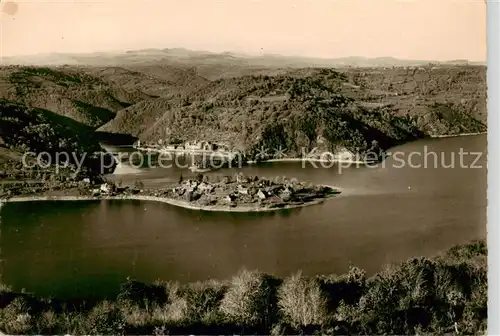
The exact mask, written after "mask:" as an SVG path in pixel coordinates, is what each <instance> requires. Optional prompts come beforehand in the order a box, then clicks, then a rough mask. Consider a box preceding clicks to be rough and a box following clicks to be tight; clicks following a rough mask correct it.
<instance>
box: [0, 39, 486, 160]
mask: <svg viewBox="0 0 500 336" xmlns="http://www.w3.org/2000/svg"><path fill="white" fill-rule="evenodd" d="M67 57H69V56H67V55H66V58H65V59H68V58H67ZM75 57H76V56H75ZM273 57H274V56H273ZM273 57H271V56H266V57H265V59H266V60H269V59H275V60H282V58H280V57H278V56H276V57H274V58H273ZM72 59H74V60H77V62H76V63H79V64H78V65H65V66H52V67H36V66H5V67H0V98H3V99H5V100H6V101H8V102H10V103H12V104H20V105H22V106H25V107H26V108H41V109H44V110H47V111H51V112H53V113H55V114H56V115H59V116H62V117H65V118H69V119H70V120H73V121H74V122H77V123H78V124H79V125H82V126H85V127H87V128H88V129H90V130H97V132H98V134H99V135H100V136H102V135H104V136H112V135H128V136H133V137H135V138H138V139H140V140H143V141H146V142H152V143H156V142H157V141H159V140H164V141H167V142H169V141H175V142H179V141H189V140H207V141H213V142H218V143H224V144H227V145H230V146H236V147H238V148H240V149H244V150H246V151H248V152H250V153H251V152H252V151H255V149H256V148H258V147H259V146H268V147H271V148H272V147H280V146H281V147H285V148H287V149H288V150H289V153H291V154H293V155H295V154H297V152H298V151H299V148H302V147H306V148H311V147H321V148H325V149H329V150H334V151H335V150H337V149H339V150H341V149H342V148H344V149H345V148H348V149H350V150H352V151H355V150H356V151H366V150H368V149H370V148H371V147H372V146H373V144H374V143H376V144H377V145H378V146H380V147H382V148H388V147H390V146H393V145H395V144H399V143H402V142H406V141H411V140H413V139H416V138H420V137H423V136H426V135H443V134H459V133H472V132H482V131H485V130H486V117H487V113H486V80H485V78H486V68H485V67H484V66H474V65H450V64H439V65H438V64H429V65H422V66H403V67H393V66H391V67H385V66H384V67H359V68H350V67H344V68H339V69H336V70H333V69H330V68H317V67H305V68H304V67H298V65H301V64H302V65H304V64H307V62H306V63H300V62H299V61H298V60H296V59H295V60H294V58H288V60H289V61H290V62H288V63H286V62H285V63H284V64H282V66H278V64H279V62H278V61H276V62H275V63H272V62H271V63H272V64H271V63H269V62H268V63H265V62H261V63H259V62H260V61H259V62H257V61H256V60H259V58H258V57H257V58H255V57H254V58H253V59H250V58H249V57H247V56H244V55H243V56H242V55H235V54H230V53H225V54H212V53H204V52H192V51H186V50H184V49H167V50H142V51H132V52H127V53H125V54H124V55H122V54H119V55H115V54H111V53H102V54H99V55H96V54H91V55H85V56H78V57H76V58H72ZM260 59H262V58H260ZM292 61H293V62H292ZM302 61H303V60H302ZM358 61H359V59H358ZM378 61H379V62H382V61H383V62H386V63H387V62H388V64H389V63H390V61H391V59H383V60H378ZM269 64H271V65H269ZM290 64H292V65H290ZM287 65H289V66H287Z"/></svg>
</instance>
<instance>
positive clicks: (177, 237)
mask: <svg viewBox="0 0 500 336" xmlns="http://www.w3.org/2000/svg"><path fill="white" fill-rule="evenodd" d="M486 148H487V143H486V135H479V136H467V137H454V138H440V139H427V140H421V141H417V142H413V143H410V144H406V145H403V146H399V147H396V148H393V149H392V152H393V154H392V156H391V157H389V158H388V159H387V160H386V161H384V163H383V164H384V165H385V166H382V164H380V165H379V166H377V167H350V168H347V167H345V168H343V169H339V166H333V167H330V168H321V167H320V165H319V164H318V167H317V168H314V167H313V165H312V164H311V163H305V165H304V164H303V163H300V162H285V163H282V162H280V163H266V164H260V165H253V166H247V167H244V168H241V169H237V170H238V171H243V172H244V173H247V174H253V175H260V176H265V177H274V176H288V177H296V178H298V179H299V180H305V181H309V182H312V183H321V184H328V185H333V186H337V187H339V188H341V189H342V191H343V193H342V194H341V196H339V197H335V198H333V199H331V200H328V201H326V202H324V203H323V204H320V205H314V206H310V207H305V208H299V209H293V210H281V211H278V212H274V213H252V214H244V213H213V212H200V211H193V210H187V209H182V208H177V207H174V206H171V205H168V204H163V203H152V202H139V201H96V202H86V201H85V202H30V203H7V204H5V205H4V206H3V207H2V208H1V209H0V277H1V278H0V282H3V283H6V284H9V285H11V286H13V287H14V289H16V290H21V289H23V288H24V289H26V290H27V291H29V292H34V293H36V294H39V295H43V296H60V297H66V298H71V297H82V296H88V297H90V296H97V297H104V296H107V295H113V294H115V293H116V291H117V289H118V284H120V283H121V282H123V281H124V280H125V279H126V278H127V276H130V277H133V278H136V279H137V280H141V281H146V282H152V281H154V280H156V279H163V280H177V281H180V282H183V283H185V282H191V281H201V280H207V279H210V278H215V279H225V278H229V277H231V276H232V275H234V274H235V273H236V272H238V270H240V269H241V268H247V269H258V270H260V271H263V272H267V273H271V274H275V275H277V276H287V275H290V274H292V273H295V272H297V271H298V270H302V272H303V274H305V275H314V274H320V273H321V274H331V273H337V274H338V273H343V272H345V271H346V270H347V269H348V268H349V265H354V266H358V267H361V268H364V269H365V270H366V271H367V272H368V273H369V274H373V273H375V272H377V271H379V270H380V269H381V267H382V266H383V265H384V264H387V263H391V262H398V261H401V260H405V259H407V258H410V257H413V256H432V255H435V254H436V253H439V252H441V251H445V250H446V249H448V248H450V247H451V246H453V245H455V244H460V243H465V242H468V241H470V240H473V239H482V238H485V236H486V224H485V223H486ZM460 149H462V158H460ZM463 152H469V153H473V152H484V154H483V155H482V157H481V158H480V159H479V161H478V162H473V161H475V160H476V156H477V155H476V154H468V155H465V154H463ZM429 153H430V154H429ZM432 153H435V155H434V154H432ZM426 154H427V159H424V157H425V155H426ZM435 158H437V159H438V161H439V164H438V167H435V166H434V159H435ZM452 158H454V160H455V165H454V167H453V168H451V167H450V168H445V167H443V166H442V164H444V165H446V166H449V165H451V163H452ZM441 161H442V162H441ZM460 161H462V162H460ZM405 162H406V164H405V165H404V166H403V163H405ZM425 163H426V166H425V167H424V166H423V165H424V164H425ZM473 163H474V165H473ZM419 166H420V167H419ZM478 166H482V168H479V167H478ZM234 172H235V171H228V170H225V171H224V170H222V171H218V172H212V173H211V174H233V173H234ZM181 173H182V174H183V176H184V177H187V176H189V171H188V170H187V169H180V168H172V169H169V168H151V169H150V168H140V169H133V168H131V167H129V166H127V162H124V163H123V164H122V165H120V167H119V169H118V170H117V172H116V174H114V175H113V176H112V178H113V179H115V180H116V181H118V180H120V181H121V182H122V183H124V184H132V183H134V181H135V180H137V179H140V180H141V181H142V182H143V183H144V185H145V186H146V187H155V186H161V185H162V184H165V183H168V182H172V181H177V180H178V179H179V176H180V174H181Z"/></svg>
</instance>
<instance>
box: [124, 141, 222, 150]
mask: <svg viewBox="0 0 500 336" xmlns="http://www.w3.org/2000/svg"><path fill="white" fill-rule="evenodd" d="M134 147H136V148H149V149H155V150H160V151H207V152H209V151H217V150H220V151H229V150H230V148H229V146H228V145H226V144H220V143H214V142H211V141H197V140H194V141H186V142H185V143H180V144H161V143H159V144H144V143H141V141H140V140H139V141H137V142H136V143H135V144H134Z"/></svg>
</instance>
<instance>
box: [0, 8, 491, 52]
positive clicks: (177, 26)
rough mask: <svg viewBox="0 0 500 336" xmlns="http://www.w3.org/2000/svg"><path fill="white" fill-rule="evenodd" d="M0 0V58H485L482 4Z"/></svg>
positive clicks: (484, 24) (484, 11)
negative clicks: (181, 53) (148, 53)
mask: <svg viewBox="0 0 500 336" xmlns="http://www.w3.org/2000/svg"><path fill="white" fill-rule="evenodd" d="M0 1H1V2H0V56H14V55H16V56H20V55H31V54H39V53H51V52H59V53H88V52H95V51H124V50H133V49H141V48H176V47H184V48H188V49H195V50H208V51H214V52H224V51H231V52H241V53H249V54H268V53H275V54H282V55H300V56H313V57H321V58H336V57H346V56H365V57H385V56H392V57H396V58H401V59H420V60H437V61H441V60H452V59H469V60H471V61H485V60H486V5H485V2H484V1H483V0H135V1H132V0H52V1H48V0H30V1H28V0H11V1H7V0H0Z"/></svg>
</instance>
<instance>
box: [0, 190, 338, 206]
mask: <svg viewBox="0 0 500 336" xmlns="http://www.w3.org/2000/svg"><path fill="white" fill-rule="evenodd" d="M325 187H328V188H331V189H333V190H336V191H338V193H335V194H331V195H329V196H327V197H325V198H321V199H317V200H313V201H310V202H307V203H301V204H290V205H285V206H282V207H275V208H270V207H252V206H238V205H237V206H235V207H229V206H223V205H194V204H190V203H189V202H186V201H181V200H175V199H172V198H166V197H157V196H141V195H122V196H99V197H93V196H17V197H11V198H5V199H1V200H0V207H1V205H3V204H4V203H21V202H38V201H103V200H136V201H148V202H159V203H166V204H170V205H173V206H177V207H181V208H184V209H189V210H198V211H212V212H271V211H278V210H288V209H294V208H303V207H306V206H310V205H316V204H320V203H323V202H324V201H326V200H329V199H332V198H334V197H335V196H338V195H339V194H340V193H341V191H340V190H339V188H333V187H331V186H325Z"/></svg>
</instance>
